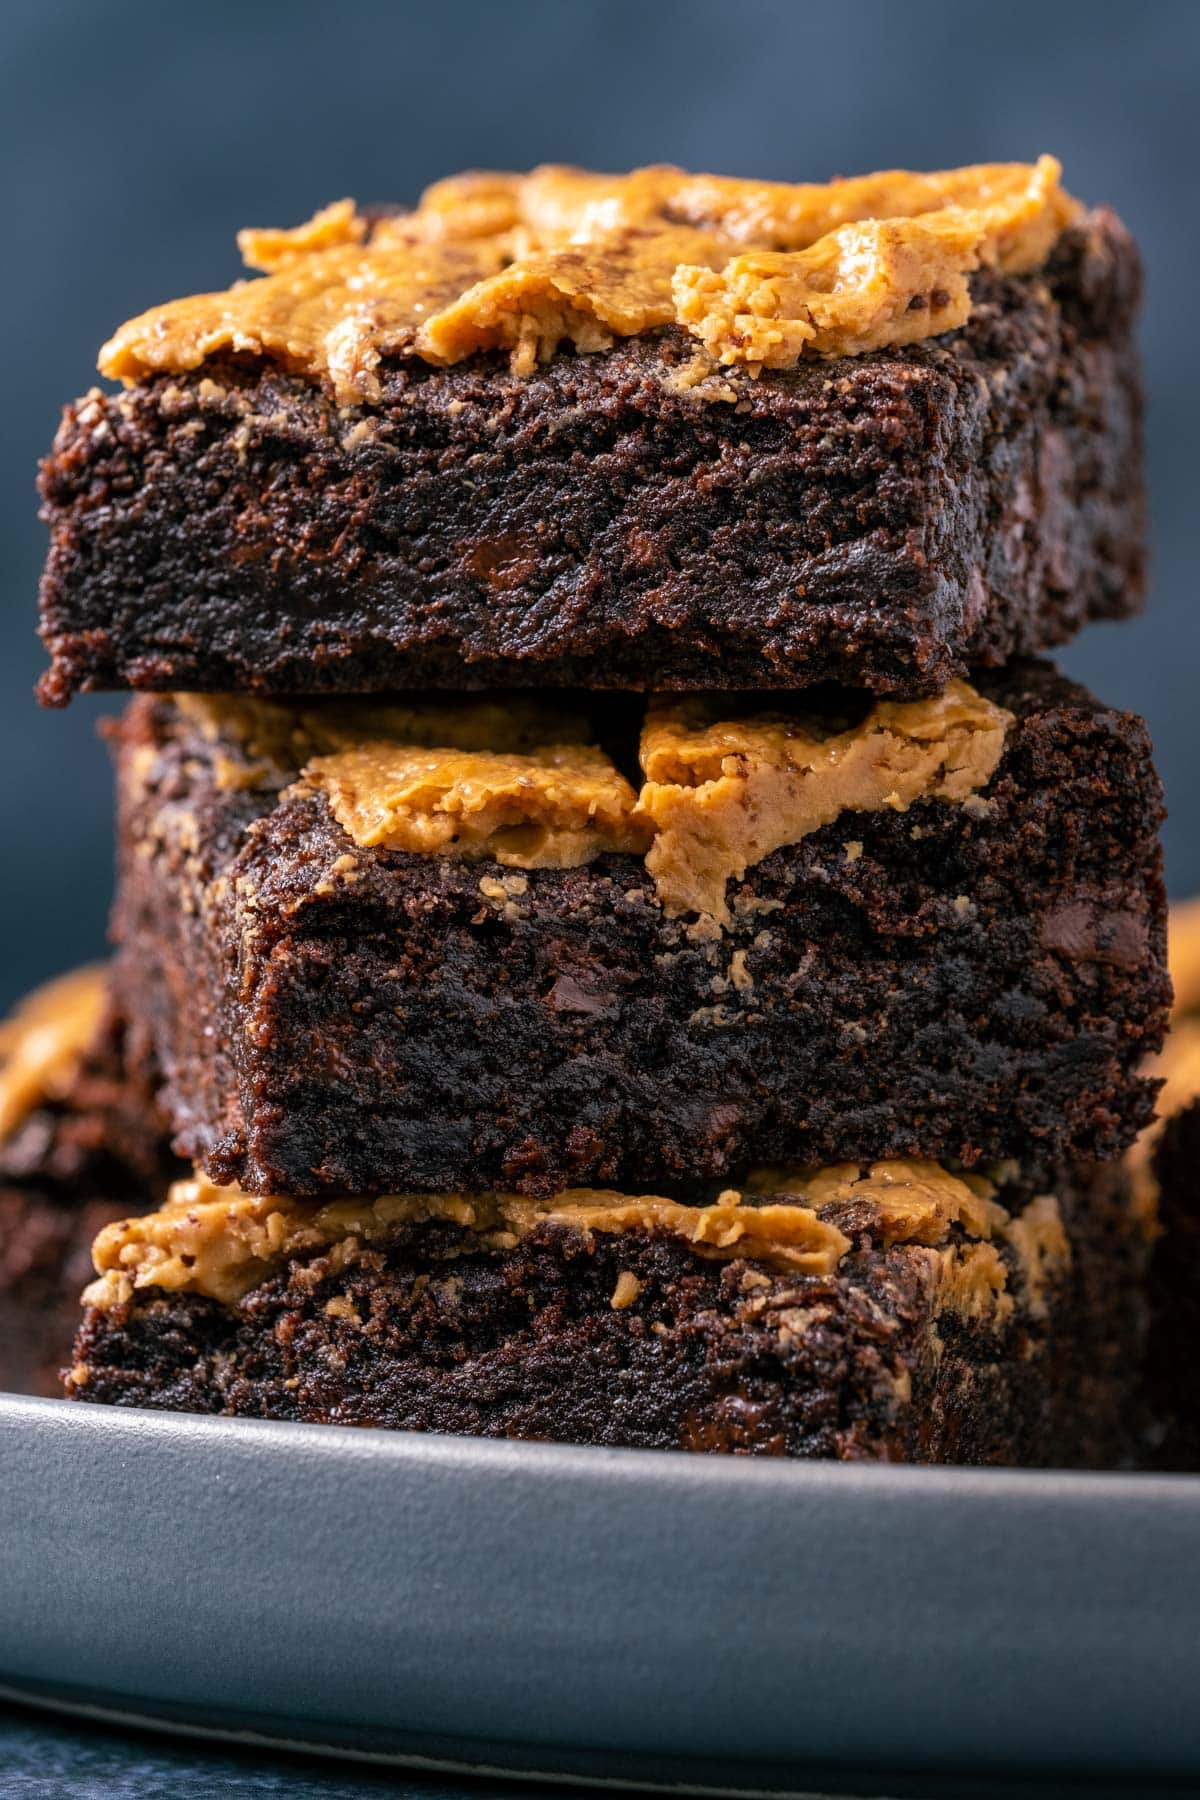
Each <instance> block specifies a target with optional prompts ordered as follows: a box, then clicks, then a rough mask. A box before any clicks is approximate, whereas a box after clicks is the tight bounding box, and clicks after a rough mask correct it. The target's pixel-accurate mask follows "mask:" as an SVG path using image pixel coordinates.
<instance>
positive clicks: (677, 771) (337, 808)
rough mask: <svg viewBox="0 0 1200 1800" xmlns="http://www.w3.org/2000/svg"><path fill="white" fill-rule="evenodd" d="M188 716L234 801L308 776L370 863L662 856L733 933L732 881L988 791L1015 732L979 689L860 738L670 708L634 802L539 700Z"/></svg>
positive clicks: (673, 905)
mask: <svg viewBox="0 0 1200 1800" xmlns="http://www.w3.org/2000/svg"><path fill="white" fill-rule="evenodd" d="M177 705H178V706H179V707H180V709H181V710H182V711H183V712H184V713H185V714H186V716H187V717H188V718H189V720H191V721H192V722H193V723H195V724H198V725H199V727H200V729H201V731H202V732H203V734H204V735H205V737H207V738H208V739H209V741H210V742H211V743H212V744H213V745H214V752H215V761H214V767H215V770H216V776H217V781H218V784H219V785H223V786H226V787H231V788H239V787H255V786H268V787H270V786H275V787H282V786H284V785H285V783H286V782H287V781H289V780H290V779H291V778H292V777H293V776H294V775H295V774H296V773H297V771H299V774H300V778H301V782H302V784H303V785H304V786H305V787H306V788H308V789H310V790H311V789H315V790H317V791H318V792H321V793H323V794H324V795H325V797H326V800H327V801H328V804H329V808H330V811H331V812H332V813H333V816H334V818H335V819H336V820H337V822H338V824H339V825H340V826H341V827H342V829H343V830H344V831H345V832H346V834H347V835H348V836H349V837H350V838H351V840H352V841H353V842H354V843H355V844H357V845H358V846H360V847H361V848H363V849H372V848H382V849H385V850H400V851H409V852H413V853H416V854H418V855H430V856H451V857H465V858H476V859H491V860H492V861H495V862H498V863H501V864H503V865H505V866H507V867H509V868H518V869H540V868H575V867H578V866H579V865H580V864H582V863H587V862H591V861H592V860H593V859H594V858H595V857H597V856H599V855H602V854H604V853H605V852H612V851H620V852H626V853H630V854H634V855H640V856H644V857H645V863H646V868H647V870H648V872H649V873H650V875H651V876H652V877H653V878H654V883H655V887H656V889H657V894H658V899H659V901H660V903H661V905H662V907H663V909H664V911H665V912H666V913H667V914H668V915H670V916H671V917H680V916H682V915H684V914H687V913H698V914H701V915H706V916H707V917H709V918H711V919H712V920H714V921H716V923H717V924H719V925H727V924H728V923H729V920H730V913H729V906H728V902H727V898H726V890H727V886H728V883H729V882H730V881H731V880H734V881H740V880H741V878H742V877H743V876H744V875H745V873H746V871H747V869H749V868H752V867H753V866H754V865H755V864H757V863H760V862H761V861H762V860H763V858H764V857H766V856H769V855H770V854H771V852H772V851H774V850H780V849H783V848H784V847H785V846H786V845H788V844H795V843H799V842H800V840H801V839H802V838H805V837H807V836H808V835H809V833H810V832H813V831H816V830H818V829H819V828H820V827H821V826H822V825H828V824H831V823H832V822H833V820H835V819H837V818H838V817H840V816H841V814H843V813H847V812H850V813H853V812H878V811H891V812H905V811H907V810H908V808H909V807H910V806H913V805H915V804H917V803H918V802H931V801H938V802H947V803H951V804H955V803H958V804H961V803H962V802H963V801H966V800H968V799H970V798H971V796H972V795H976V794H978V793H979V792H980V790H982V789H983V788H985V787H986V786H987V784H988V783H989V781H990V780H991V778H992V775H993V774H994V773H995V770H996V767H997V765H998V763H999V761H1000V757H1001V755H1002V754H1003V750H1004V743H1005V738H1006V735H1007V732H1008V728H1009V726H1010V725H1011V724H1012V722H1013V720H1012V714H1011V713H1009V712H1006V711H1005V710H1004V708H1003V707H999V706H997V705H996V704H995V703H994V702H993V701H991V700H988V699H986V698H985V697H984V696H983V695H982V694H980V693H977V692H976V690H975V689H974V688H973V687H971V686H970V685H969V684H968V683H967V682H965V681H952V682H950V683H949V684H948V685H947V687H946V690H945V692H944V693H942V694H939V695H937V696H935V697H934V698H933V699H929V700H914V701H894V700H884V701H877V702H876V703H875V704H874V705H872V706H871V707H870V709H869V710H868V711H867V712H866V714H865V715H864V716H863V717H862V718H860V719H858V720H857V721H853V722H845V721H842V720H836V719H832V718H830V717H829V716H827V715H826V716H822V715H821V714H819V713H815V712H807V713H806V712H804V711H803V710H795V711H791V712H787V711H782V710H779V711H765V710H764V711H762V712H749V713H741V714H739V712H738V710H737V708H736V704H731V702H730V701H729V699H728V697H721V696H712V695H694V696H689V697H685V698H681V699H670V700H664V699H660V700H656V701H652V702H651V703H650V706H649V708H648V710H647V712H646V716H645V719H644V722H643V725H642V730H641V736H640V742H639V748H638V755H639V759H640V762H641V767H642V773H643V776H644V779H643V781H642V785H641V788H640V791H635V790H634V788H633V787H632V786H631V784H630V783H629V782H628V781H627V780H626V779H625V777H624V775H622V774H621V772H620V770H619V769H618V768H617V766H616V764H615V762H614V761H613V759H612V757H611V756H610V755H609V753H608V752H607V751H606V750H603V749H601V748H599V747H598V746H596V745H594V744H591V743H588V742H586V741H585V740H586V738H587V737H588V735H589V727H588V723H587V721H586V720H585V719H583V718H582V717H581V716H579V715H577V716H576V717H575V718H574V719H572V718H571V717H570V716H569V714H568V713H567V712H566V711H565V710H564V708H563V707H562V706H561V705H556V704H555V703H554V702H553V701H544V700H541V699H538V698H533V697H529V696H522V697H521V698H519V699H515V700H513V701H511V702H502V701H498V700H496V699H486V698H477V697H474V696H463V697H461V698H459V699H457V700H438V701H430V702H425V703H421V702H414V703H412V704H400V703H395V704H393V703H390V702H383V703H376V702H372V701H365V700H364V701H350V702H334V703H332V704H325V705H324V706H319V707H313V706H308V707H303V706H288V705H286V704H284V703H282V702H277V701H263V700H257V699H251V698H248V697H238V696H224V695H218V696H209V695H202V694H193V695H180V696H178V698H177ZM231 749H232V750H234V751H236V754H233V755H230V754H229V753H228V751H229V750H231Z"/></svg>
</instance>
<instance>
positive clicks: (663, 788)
mask: <svg viewBox="0 0 1200 1800" xmlns="http://www.w3.org/2000/svg"><path fill="white" fill-rule="evenodd" d="M1011 723H1012V715H1011V714H1010V713H1007V712H1005V711H1004V710H1003V708H1001V707H998V706H994V705H993V704H992V702H991V701H989V700H985V699H984V698H983V697H982V695H980V694H977V693H976V692H975V690H974V689H973V688H971V687H969V686H968V685H967V683H966V682H963V681H952V682H950V684H949V685H948V687H947V688H946V691H945V692H944V693H943V694H941V695H938V696H937V697H936V698H935V699H932V700H917V701H909V702H897V701H892V700H886V701H879V702H877V703H876V704H875V705H874V706H872V707H871V709H870V711H869V712H868V713H867V715H866V717H865V718H864V719H863V720H861V721H860V723H859V724H857V725H852V726H849V727H847V728H846V729H844V730H840V731H832V732H830V731H827V730H825V729H824V728H823V726H822V725H821V723H820V722H819V721H817V720H809V721H805V720H804V719H802V718H801V717H798V716H791V715H785V714H782V713H780V714H771V713H760V714H756V715H755V716H754V717H752V718H748V719H745V720H741V721H734V722H730V721H729V720H727V719H722V718H721V716H720V711H719V709H718V708H716V707H714V703H713V702H712V701H710V700H708V699H706V698H703V697H700V698H691V697H689V698H687V699H683V700H678V701H660V702H657V703H655V704H653V705H652V706H651V707H650V710H649V712H648V714H647V717H646V723H645V726H644V728H643V732H642V768H643V770H644V771H645V775H646V780H645V784H644V785H643V787H642V791H641V794H640V796H639V799H638V810H639V812H640V813H642V814H643V815H644V816H645V817H647V818H649V819H650V820H651V821H652V822H653V825H654V832H655V835H654V841H653V843H652V844H651V846H650V849H649V851H648V852H647V855H646V867H647V869H648V870H649V871H650V873H651V875H653V877H654V880H655V882H656V884H657V887H658V892H659V897H660V899H661V900H662V903H663V906H664V908H665V909H666V911H667V912H668V913H676V914H678V913H687V912H696V913H707V914H710V915H711V916H712V917H713V918H715V919H716V920H718V921H719V922H720V923H721V924H727V923H728V922H729V909H728V907H727V905H726V901H725V888H726V883H727V882H728V881H729V880H730V878H731V877H732V878H733V879H735V880H740V879H741V877H742V876H743V875H744V874H745V872H746V870H747V869H748V868H750V867H751V866H752V865H753V864H755V863H758V862H761V861H762V859H763V857H765V856H769V855H770V853H771V852H772V851H773V850H778V849H781V848H782V847H783V846H784V845H785V844H794V843H797V842H798V841H799V840H800V839H801V838H803V837H806V836H807V835H808V833H809V832H811V831H815V830H817V829H818V827H819V826H822V825H828V824H829V823H831V822H832V821H833V820H834V819H836V818H837V817H838V816H839V815H840V814H841V813H843V812H872V811H878V810H881V809H883V808H885V807H886V808H891V809H892V810H894V811H896V812H904V811H906V810H907V808H908V807H909V806H911V805H912V804H913V802H914V801H916V800H950V801H961V800H965V799H966V798H967V797H968V796H969V795H971V794H973V793H976V792H978V790H979V789H980V788H982V787H984V786H985V785H986V783H987V782H988V781H989V780H990V779H991V777H992V775H993V773H994V772H995V768H996V765H997V763H998V762H999V760H1000V755H1001V752H1002V750H1003V748H1004V737H1005V732H1006V730H1007V728H1008V726H1009V725H1010V724H1011Z"/></svg>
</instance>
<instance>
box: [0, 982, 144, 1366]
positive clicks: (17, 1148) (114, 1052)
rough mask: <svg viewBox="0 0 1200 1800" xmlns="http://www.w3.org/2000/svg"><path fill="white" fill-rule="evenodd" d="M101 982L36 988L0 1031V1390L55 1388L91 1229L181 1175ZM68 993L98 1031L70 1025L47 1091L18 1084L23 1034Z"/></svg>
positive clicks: (45, 1021) (74, 1320)
mask: <svg viewBox="0 0 1200 1800" xmlns="http://www.w3.org/2000/svg"><path fill="white" fill-rule="evenodd" d="M102 985H103V971H101V970H99V969H97V970H94V971H81V972H80V974H79V975H77V976H72V977H67V978H66V980H65V981H64V982H60V983H55V984H53V986H52V987H51V988H49V989H46V990H40V991H39V993H38V994H36V995H34V996H32V997H31V1000H30V1001H29V1002H26V1004H25V1008H24V1009H22V1011H19V1012H18V1014H17V1015H16V1017H15V1019H14V1020H13V1021H11V1022H10V1023H8V1024H7V1025H5V1026H4V1027H3V1028H0V1029H2V1030H3V1033H4V1038H5V1042H4V1045H3V1061H2V1063H0V1114H2V1115H3V1130H2V1132H0V1389H6V1390H11V1391H14V1392H21V1393H37V1394H44V1395H54V1394H57V1393H59V1392H60V1391H61V1382H60V1372H61V1369H62V1366H63V1364H64V1362H66V1361H67V1360H68V1352H69V1350H70V1347H71V1340H72V1337H73V1336H74V1333H75V1330H76V1328H77V1326H78V1315H79V1295H80V1293H81V1292H82V1290H83V1288H84V1286H85V1285H86V1283H87V1282H88V1280H89V1279H90V1277H91V1274H92V1264H91V1245H92V1240H93V1238H94V1237H95V1236H96V1233H97V1232H98V1231H99V1230H100V1229H101V1228H102V1226H104V1225H106V1224H108V1223H109V1222H110V1221H111V1220H114V1219H118V1218H120V1217H122V1216H123V1215H125V1214H126V1213H131V1212H138V1211H145V1210H147V1209H148V1208H150V1207H152V1206H154V1205H156V1204H157V1203H158V1201H159V1199H160V1197H161V1194H162V1190H163V1187H164V1186H165V1184H166V1183H167V1182H168V1181H169V1180H170V1179H171V1178H172V1177H173V1175H175V1174H177V1173H178V1172H179V1166H178V1164H177V1163H176V1162H175V1159H174V1158H173V1157H172V1156H171V1154H170V1150H169V1147H168V1144H167V1137H166V1131H165V1128H164V1125H163V1121H162V1119H161V1117H160V1116H159V1114H158V1113H157V1112H156V1110H155V1107H154V1104H153V1097H152V1095H151V1094H149V1093H148V1092H146V1091H145V1090H144V1089H141V1088H139V1087H138V1085H137V1083H136V1082H135V1081H134V1080H133V1078H132V1077H131V1076H130V1074H129V1073H128V1071H127V1069H126V1066H125V1061H124V1056H123V1048H122V1033H121V1030H120V1026H119V1023H118V1022H117V1020H116V1019H115V1017H114V1015H113V1013H112V1012H111V1009H109V1008H107V1007H106V1005H105V1003H104V999H103V994H102ZM67 994H69V995H70V997H71V998H70V1005H71V1008H72V1010H74V1009H76V1008H78V1007H80V1006H81V1005H82V1007H83V1008H84V1009H85V1010H88V1011H92V1012H94V1016H95V1019H96V1028H95V1030H94V1031H93V1032H91V1033H90V1035H89V1036H88V1039H87V1041H86V1042H84V1041H82V1040H81V1038H80V1037H79V1036H78V1035H76V1034H75V1031H74V1027H73V1026H72V1027H71V1028H70V1032H69V1034H68V1035H69V1036H71V1037H72V1039H73V1041H72V1042H69V1043H66V1044H64V1046H63V1048H62V1051H61V1053H59V1054H56V1055H55V1056H54V1057H53V1059H52V1064H51V1065H49V1066H47V1068H46V1069H45V1070H43V1074H44V1075H48V1076H49V1077H50V1078H49V1080H48V1081H44V1082H43V1091H41V1092H38V1091H37V1090H36V1088H35V1087H33V1085H32V1084H31V1083H30V1082H28V1081H22V1083H21V1089H20V1092H19V1093H17V1092H15V1091H14V1088H13V1084H12V1071H13V1067H14V1063H15V1062H16V1061H17V1060H18V1059H19V1056H20V1046H21V1041H22V1039H23V1038H25V1037H26V1035H27V1032H28V1031H29V1030H30V1029H31V1028H32V1029H34V1030H37V1031H38V1032H41V1033H43V1034H44V1033H45V1032H46V1031H47V1028H48V1027H49V1028H50V1029H53V1026H52V1016H53V1015H54V1014H56V1013H57V1014H58V1016H60V1017H61V1013H60V1012H59V1007H60V996H65V995H67ZM47 1001H48V1003H47ZM22 1012H23V1013H24V1016H22ZM31 1015H32V1016H31ZM47 1089H49V1091H46V1090H47Z"/></svg>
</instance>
